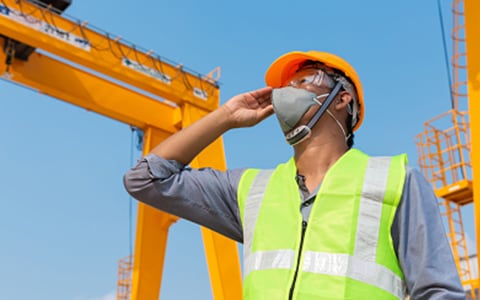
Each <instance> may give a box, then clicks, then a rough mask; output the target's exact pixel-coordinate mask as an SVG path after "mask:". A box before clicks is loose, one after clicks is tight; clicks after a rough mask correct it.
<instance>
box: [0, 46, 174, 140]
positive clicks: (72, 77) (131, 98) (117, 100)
mask: <svg viewBox="0 0 480 300" xmlns="http://www.w3.org/2000/svg"><path fill="white" fill-rule="evenodd" d="M5 60H6V55H5V53H3V52H2V51H0V62H4V61H5ZM5 68H6V66H5ZM9 72H10V75H11V80H12V81H14V82H16V83H19V84H21V85H24V86H27V87H29V88H32V89H35V90H38V91H39V92H40V93H42V94H46V95H49V96H52V97H54V98H57V99H61V100H63V101H65V102H68V103H71V104H74V105H77V106H80V107H82V108H85V109H87V110H89V111H94V112H96V113H99V114H102V115H104V116H107V117H109V118H112V119H115V120H117V121H120V122H123V123H127V124H130V125H132V126H136V127H139V128H146V127H154V128H157V129H160V130H162V131H165V132H167V133H170V134H171V133H174V132H176V131H178V128H177V127H176V126H175V124H180V121H181V112H180V109H179V108H178V107H173V106H172V105H169V104H167V103H164V102H160V101H158V100H156V99H153V98H149V97H147V96H145V95H143V94H140V93H138V92H136V91H133V90H130V89H128V88H126V87H123V86H121V85H119V84H116V83H113V82H110V81H108V80H106V79H103V78H101V77H99V76H96V75H93V74H90V73H88V72H86V71H83V70H80V69H78V68H75V67H73V66H71V65H68V64H66V63H64V62H61V61H58V60H56V59H54V58H52V57H49V56H46V55H43V54H40V53H33V54H32V55H31V56H30V58H29V60H28V62H23V61H21V60H13V62H12V65H11V66H10V68H9Z"/></svg>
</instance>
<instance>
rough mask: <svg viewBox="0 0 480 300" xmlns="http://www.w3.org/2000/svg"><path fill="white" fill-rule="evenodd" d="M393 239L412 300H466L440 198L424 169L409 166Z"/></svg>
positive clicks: (393, 229) (393, 230) (393, 228)
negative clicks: (446, 229) (425, 176)
mask: <svg viewBox="0 0 480 300" xmlns="http://www.w3.org/2000/svg"><path fill="white" fill-rule="evenodd" d="M392 238H393V243H394V246H395V249H396V251H397V255H398V259H399V261H400V265H401V267H402V270H403V273H404V275H405V280H406V284H407V289H408V293H409V294H410V299H411V300H419V299H429V300H436V299H449V300H450V299H451V300H456V299H466V298H465V297H466V296H465V292H464V290H463V287H462V285H461V283H460V279H459V276H458V271H457V268H456V266H455V262H454V259H453V255H452V252H451V249H450V245H449V242H448V239H447V236H446V232H445V229H444V225H443V222H442V218H441V215H440V210H439V207H438V204H437V198H436V196H435V194H434V192H433V189H432V187H431V185H430V184H429V183H428V181H427V180H426V179H425V178H424V177H423V176H422V175H421V174H420V172H419V171H417V170H415V169H412V168H409V167H408V168H407V176H406V180H405V186H404V190H403V195H402V199H401V202H400V204H399V206H398V209H397V213H396V216H395V219H394V223H393V226H392Z"/></svg>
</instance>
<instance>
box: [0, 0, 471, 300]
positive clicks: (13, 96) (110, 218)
mask: <svg viewBox="0 0 480 300" xmlns="http://www.w3.org/2000/svg"><path fill="white" fill-rule="evenodd" d="M300 3H301V4H298V2H297V4H296V3H295V2H293V1H284V0H277V1H252V0H245V1H235V2H227V1H214V0H206V1H194V0H185V1H172V0H164V1H153V0H138V1H135V2H132V1H129V2H127V1H118V0H117V1H113V0H102V1H73V3H72V5H71V7H70V8H69V9H68V10H67V13H68V15H71V16H74V17H76V18H78V19H81V20H87V21H89V24H92V25H95V26H96V27H99V28H102V29H103V30H105V31H107V32H110V33H112V34H115V35H119V36H122V37H124V38H125V39H126V40H128V41H130V42H133V43H135V44H137V45H139V46H141V47H143V48H145V49H153V50H154V51H155V52H156V53H158V54H159V55H161V56H163V57H167V58H169V59H171V60H173V61H175V62H178V63H182V64H184V65H185V66H186V67H189V68H191V69H193V70H196V71H198V72H200V73H204V74H206V73H208V72H210V71H211V70H212V69H214V68H215V67H217V66H220V67H221V79H220V84H221V86H220V91H221V101H222V103H223V102H225V101H226V100H228V99H229V98H230V97H232V96H234V95H236V94H238V93H241V92H245V91H248V90H252V89H256V88H259V87H262V86H263V85H264V82H263V77H264V72H265V70H266V68H267V67H268V66H269V64H270V63H271V62H272V61H273V60H274V59H275V58H276V57H278V56H279V55H281V54H283V53H285V52H288V51H292V50H311V49H312V50H313V49H315V50H322V51H329V52H333V53H336V54H338V55H340V56H343V57H344V58H345V59H347V60H348V61H350V62H351V63H352V65H353V66H355V67H356V69H357V71H358V73H359V75H360V77H361V78H362V82H363V88H364V93H365V106H366V119H365V121H364V123H363V125H362V127H361V128H360V129H359V130H358V131H357V133H356V147H358V148H360V149H362V150H363V151H365V152H367V153H369V154H371V155H393V154H398V153H401V152H406V153H407V154H408V155H409V159H410V164H411V165H412V166H414V167H416V166H417V152H416V151H417V150H416V146H415V143H414V137H415V135H417V134H418V133H420V132H421V131H422V130H423V128H422V126H423V123H424V122H425V121H426V120H428V119H430V118H433V117H435V116H437V115H439V114H441V113H443V112H445V111H447V110H449V108H450V96H449V89H448V80H447V73H446V66H445V61H444V53H443V48H442V39H441V29H440V22H439V18H438V11H437V3H436V1H432V0H430V1H414V0H406V1H395V2H391V1H342V2H340V1H318V0H317V1H313V0H306V1H301V2H300ZM442 5H443V8H444V10H443V11H444V16H445V19H446V25H447V32H449V31H450V29H451V21H450V19H451V16H450V2H449V1H443V0H442ZM447 42H448V44H449V45H450V43H451V42H450V40H449V38H448V37H447ZM448 50H449V52H451V49H450V47H449V49H448ZM1 66H2V65H1V64H0V68H3V67H1ZM0 91H1V94H0V137H1V138H2V142H1V143H0V145H1V146H0V165H1V166H2V172H1V173H0V192H1V197H0V204H1V205H2V209H1V210H0V238H1V245H2V246H1V247H0V265H1V266H2V268H1V271H0V282H2V298H4V299H15V300H16V299H21V300H23V299H39V300H43V299H45V300H46V299H48V300H56V299H58V300H65V299H68V300H70V299H71V300H107V299H108V300H110V299H114V295H115V289H116V279H117V278H116V277H117V261H118V259H120V258H122V257H124V256H126V255H128V253H129V226H130V225H129V224H130V221H129V220H130V219H129V205H130V198H129V196H128V195H127V193H126V192H125V190H124V188H123V185H122V176H123V174H124V172H125V171H126V170H128V168H130V166H131V165H132V163H133V162H132V155H133V158H134V159H133V160H136V159H137V158H139V156H140V152H138V151H137V150H135V149H133V147H132V134H131V131H130V128H129V126H128V125H127V124H122V123H119V122H117V121H113V120H111V119H108V118H106V117H103V116H100V115H97V114H95V113H92V112H87V111H86V110H84V109H82V108H78V107H74V106H72V105H70V104H66V103H64V102H62V101H59V100H57V99H52V98H50V97H47V96H44V95H41V94H39V93H37V92H35V91H31V90H28V89H24V88H21V87H18V86H16V85H14V84H12V83H9V82H6V81H4V80H2V81H0ZM159 117H160V116H159ZM224 144H225V151H226V156H227V164H228V166H229V167H230V168H237V167H250V166H251V167H272V166H274V165H275V164H277V163H279V162H282V161H285V160H287V159H288V157H289V155H290V154H291V149H290V147H289V146H288V145H287V144H286V143H285V142H284V140H283V136H282V134H281V132H280V129H279V128H278V127H277V124H276V120H275V119H274V118H273V117H272V118H269V119H268V120H266V121H264V122H263V123H262V124H260V125H258V126H256V127H254V128H248V129H238V130H235V131H232V132H229V133H227V134H226V135H225V136H224ZM132 149H133V150H132ZM133 205H134V206H135V201H133ZM134 218H135V214H134ZM463 221H464V226H465V231H466V232H467V233H468V234H469V235H470V236H471V237H472V238H473V237H474V229H473V222H472V212H471V207H466V208H465V209H464V215H463ZM133 222H134V224H135V220H133ZM162 299H211V292H210V285H209V279H208V274H207V268H206V264H205V260H204V253H203V246H202V241H201V238H200V231H199V228H198V226H196V225H193V224H191V223H188V222H186V221H179V222H177V223H176V224H174V225H173V226H172V228H171V234H170V238H169V246H168V253H167V258H166V262H165V272H164V282H163V286H162Z"/></svg>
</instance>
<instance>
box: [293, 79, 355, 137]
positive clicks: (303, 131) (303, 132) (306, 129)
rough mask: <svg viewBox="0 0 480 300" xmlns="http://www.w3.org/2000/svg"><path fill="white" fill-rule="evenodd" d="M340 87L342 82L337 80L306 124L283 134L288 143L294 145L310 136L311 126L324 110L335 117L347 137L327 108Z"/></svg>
mask: <svg viewBox="0 0 480 300" xmlns="http://www.w3.org/2000/svg"><path fill="white" fill-rule="evenodd" d="M341 88H342V83H341V82H337V83H336V84H335V86H334V87H333V89H332V91H331V92H330V94H329V95H328V97H327V99H326V100H325V102H323V103H320V109H319V110H317V112H316V113H315V114H314V115H313V117H312V119H310V121H309V122H308V123H307V125H301V126H298V127H296V128H294V129H293V130H292V131H290V132H289V133H287V134H286V135H285V139H286V140H287V142H288V143H289V144H290V145H292V146H294V145H296V144H298V143H301V142H303V141H304V140H306V139H307V138H308V137H309V136H310V134H311V132H312V128H313V126H315V124H317V122H318V120H320V118H321V117H322V116H323V114H324V113H325V111H327V112H328V113H329V114H330V115H331V116H332V117H333V118H334V119H335V121H336V122H337V124H338V125H339V126H340V128H341V129H342V132H343V134H344V135H345V139H348V137H347V136H346V134H345V129H343V127H342V125H341V124H340V122H339V121H338V120H337V119H336V118H335V117H334V116H333V115H332V113H331V112H330V111H328V110H327V109H328V107H329V106H330V103H332V101H333V99H334V98H335V96H337V94H338V92H339V91H340V89H341ZM314 100H315V102H318V101H317V99H314Z"/></svg>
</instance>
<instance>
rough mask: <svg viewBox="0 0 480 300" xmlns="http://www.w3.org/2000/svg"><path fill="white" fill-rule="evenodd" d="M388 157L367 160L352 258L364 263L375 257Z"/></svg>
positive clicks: (388, 166) (388, 163) (389, 159)
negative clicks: (359, 259) (362, 260)
mask: <svg viewBox="0 0 480 300" xmlns="http://www.w3.org/2000/svg"><path fill="white" fill-rule="evenodd" d="M390 161H391V158H390V157H372V158H370V159H369V160H368V164H367V169H366V171H365V180H364V183H363V189H362V196H361V197H360V206H359V211H358V223H357V234H356V239H355V249H354V252H353V253H354V256H355V257H358V258H361V259H364V260H366V261H372V262H374V261H375V258H376V257H377V244H378V234H379V231H380V218H381V216H382V203H383V198H384V197H385V190H386V188H387V179H388V171H389V168H390Z"/></svg>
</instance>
